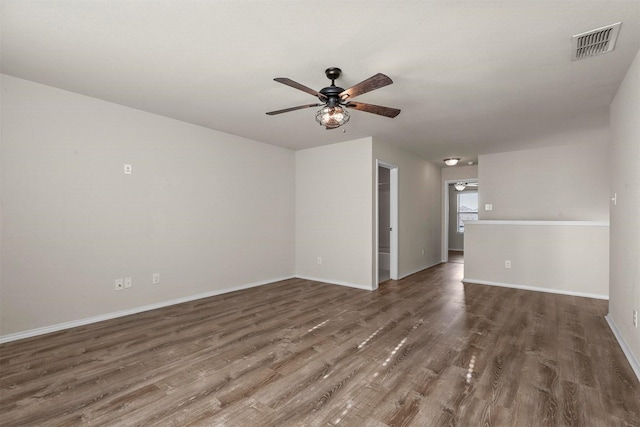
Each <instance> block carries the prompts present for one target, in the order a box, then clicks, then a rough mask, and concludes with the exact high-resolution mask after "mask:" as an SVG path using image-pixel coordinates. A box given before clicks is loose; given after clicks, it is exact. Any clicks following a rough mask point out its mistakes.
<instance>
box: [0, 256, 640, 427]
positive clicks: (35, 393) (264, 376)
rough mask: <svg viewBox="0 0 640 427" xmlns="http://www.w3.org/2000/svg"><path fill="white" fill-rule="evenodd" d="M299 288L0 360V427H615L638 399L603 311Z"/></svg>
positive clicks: (557, 299) (44, 344)
mask: <svg viewBox="0 0 640 427" xmlns="http://www.w3.org/2000/svg"><path fill="white" fill-rule="evenodd" d="M462 268H463V265H462V264H456V263H446V264H441V265H439V266H436V267H433V268H431V269H428V270H425V271H423V272H420V273H418V274H415V275H413V276H410V277H408V278H406V279H404V280H401V281H388V282H386V283H385V284H383V285H382V286H381V287H380V289H379V290H378V291H376V292H367V291H362V290H357V289H351V288H346V287H340V286H332V285H326V284H321V283H317V282H311V281H307V280H299V279H292V280H286V281H282V282H278V283H274V284H271V285H267V286H262V287H259V288H254V289H249V290H244V291H240V292H235V293H231V294H226V295H221V296H217V297H212V298H207V299H203V300H199V301H195V302H191V303H186V304H181V305H177V306H172V307H168V308H164V309H159V310H155V311H151V312H146V313H141V314H138V315H134V316H129V317H125V318H119V319H114V320H110V321H106V322H102V323H97V324H93V325H89V326H84V327H80V328H76V329H73V330H67V331H63V332H58V333H54V334H50V335H47V336H42V337H36V338H31V339H26V340H22V341H19V342H13V343H7V344H4V345H2V346H0V369H1V370H2V371H1V372H2V375H1V383H0V392H1V395H0V424H2V425H6V426H21V425H29V426H34V425H47V426H49V425H119V426H122V425H140V426H148V425H175V426H187V425H216V426H217V425H220V426H275V425H280V426H290V425H293V426H298V425H304V426H343V425H344V426H378V427H380V426H409V425H414V426H452V425H458V426H509V427H511V426H556V425H558V426H560V425H562V426H564V425H573V426H624V425H635V426H637V425H639V424H640V385H639V384H638V381H637V379H636V378H635V376H634V374H633V372H632V370H631V367H630V366H629V365H628V362H627V361H626V359H625V358H624V356H623V354H622V351H621V350H620V348H619V346H618V344H617V343H616V341H615V339H614V337H613V335H612V333H611V332H610V330H609V329H608V326H607V325H606V322H605V320H604V319H603V316H604V315H605V314H606V312H607V302H606V301H600V300H593V299H587V298H578V297H571V296H561V295H553V294H545V293H538V292H530V291H523V290H516V289H505V288H498V287H490V286H482V285H472V284H464V285H463V284H462V283H461V282H460V280H461V278H462Z"/></svg>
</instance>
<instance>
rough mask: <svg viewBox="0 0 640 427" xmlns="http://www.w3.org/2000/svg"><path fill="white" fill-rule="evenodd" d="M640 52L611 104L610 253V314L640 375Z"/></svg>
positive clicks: (637, 373)
mask: <svg viewBox="0 0 640 427" xmlns="http://www.w3.org/2000/svg"><path fill="white" fill-rule="evenodd" d="M639 117H640V53H638V54H637V55H636V58H635V60H634V62H633V64H632V65H631V68H629V71H628V72H627V75H626V77H625V80H624V81H623V82H622V85H621V86H620V88H619V89H618V93H617V95H616V97H615V99H614V100H613V103H612V104H611V135H612V141H611V148H610V156H611V187H610V191H611V195H613V194H614V193H617V204H615V205H613V204H611V206H610V209H611V235H610V239H609V241H610V245H611V257H610V262H611V266H610V278H609V280H610V282H609V298H610V299H609V316H608V318H609V319H610V321H613V322H614V323H615V325H616V327H617V329H618V332H619V334H620V336H621V338H622V340H623V342H625V343H626V347H627V350H628V352H629V353H632V354H628V357H629V359H630V360H633V359H635V366H634V369H635V370H636V375H638V377H639V378H640V363H639V362H638V361H640V329H638V328H634V327H633V324H632V312H633V310H638V311H640V120H639V119H638V118H639Z"/></svg>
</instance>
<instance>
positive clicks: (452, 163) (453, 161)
mask: <svg viewBox="0 0 640 427" xmlns="http://www.w3.org/2000/svg"><path fill="white" fill-rule="evenodd" d="M459 161H460V159H459V158H457V157H449V158H448V159H444V163H445V164H446V165H447V166H455V165H457V164H458V162H459Z"/></svg>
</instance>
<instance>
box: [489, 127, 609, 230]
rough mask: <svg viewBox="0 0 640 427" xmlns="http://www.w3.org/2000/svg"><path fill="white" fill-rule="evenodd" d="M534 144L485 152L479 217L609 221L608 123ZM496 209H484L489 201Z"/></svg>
mask: <svg viewBox="0 0 640 427" xmlns="http://www.w3.org/2000/svg"><path fill="white" fill-rule="evenodd" d="M551 142H554V143H556V144H565V145H559V146H554V147H547V148H539V149H534V150H523V151H511V152H507V153H498V154H487V155H481V156H480V160H479V162H478V164H479V173H478V178H479V181H480V185H481V189H480V194H479V208H480V211H479V217H480V219H489V220H491V219H509V220H549V221H559V220H561V221H569V220H582V221H607V220H608V219H609V204H608V200H609V185H608V182H609V167H608V161H607V159H608V153H607V150H608V143H609V129H608V128H601V129H595V130H591V129H590V130H584V131H583V130H576V131H573V132H567V133H559V134H555V135H550V136H548V137H546V138H541V142H540V143H541V144H543V143H545V144H548V143H551ZM487 203H490V204H492V205H493V210H491V211H486V210H484V206H485V204H487Z"/></svg>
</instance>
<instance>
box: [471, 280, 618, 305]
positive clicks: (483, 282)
mask: <svg viewBox="0 0 640 427" xmlns="http://www.w3.org/2000/svg"><path fill="white" fill-rule="evenodd" d="M462 281H463V282H465V283H475V284H478V285H488V286H500V287H503V288H514V289H522V290H525V291H536V292H548V293H550V294H560V295H571V296H574V297H585V298H595V299H604V300H609V295H601V294H590V293H587V292H574V291H565V290H563V289H550V288H540V287H537V286H527V285H514V284H511V283H499V282H491V281H488V280H477V279H470V278H468V277H464V278H463V279H462Z"/></svg>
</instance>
